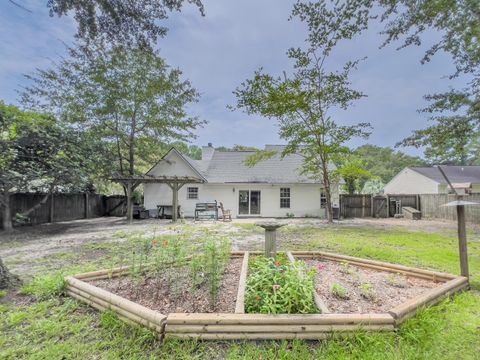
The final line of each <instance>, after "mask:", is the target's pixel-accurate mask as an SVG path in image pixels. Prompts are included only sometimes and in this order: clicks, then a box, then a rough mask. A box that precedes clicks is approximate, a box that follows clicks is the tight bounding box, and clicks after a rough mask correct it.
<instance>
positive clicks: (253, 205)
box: [250, 191, 260, 215]
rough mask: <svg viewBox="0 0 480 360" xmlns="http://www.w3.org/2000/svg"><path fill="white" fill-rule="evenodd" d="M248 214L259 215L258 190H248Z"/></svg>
mask: <svg viewBox="0 0 480 360" xmlns="http://www.w3.org/2000/svg"><path fill="white" fill-rule="evenodd" d="M250 215H260V191H250Z"/></svg>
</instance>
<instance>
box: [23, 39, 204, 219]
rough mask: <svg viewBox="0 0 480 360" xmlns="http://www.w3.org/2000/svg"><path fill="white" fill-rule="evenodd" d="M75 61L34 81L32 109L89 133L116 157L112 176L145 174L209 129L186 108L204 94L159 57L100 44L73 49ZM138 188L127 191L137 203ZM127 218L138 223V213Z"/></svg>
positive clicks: (28, 98)
mask: <svg viewBox="0 0 480 360" xmlns="http://www.w3.org/2000/svg"><path fill="white" fill-rule="evenodd" d="M69 53H70V57H69V58H68V59H65V60H62V61H61V62H59V63H58V64H54V66H53V67H52V68H51V69H50V70H38V71H37V73H36V74H35V75H34V76H29V78H30V79H31V80H32V85H31V86H30V87H28V88H27V89H26V90H25V92H24V93H23V100H24V102H25V104H28V105H29V106H31V107H33V108H35V109H42V110H45V111H50V112H53V113H55V114H57V116H58V117H59V118H60V119H61V120H62V121H65V122H67V123H72V124H75V125H76V126H78V127H80V128H82V129H84V130H85V131H88V132H89V133H90V134H92V135H93V136H96V137H97V139H98V140H99V141H101V142H102V143H103V144H104V146H105V149H106V151H107V152H108V153H109V154H110V156H111V157H113V158H115V162H112V164H111V167H110V168H109V169H108V172H109V175H110V176H112V175H113V174H115V173H117V174H121V175H127V176H133V175H137V174H142V173H144V172H145V170H147V169H148V168H149V166H150V165H151V164H152V163H154V162H155V161H156V160H158V158H159V156H160V154H161V151H158V150H159V149H160V150H161V149H162V148H165V144H168V143H171V142H175V141H186V140H188V139H189V138H191V137H193V133H192V130H194V129H196V128H197V127H198V126H201V125H203V123H204V122H203V121H200V120H199V119H198V118H196V117H190V116H188V115H187V113H186V111H185V107H186V106H187V105H188V104H190V103H192V102H195V101H197V99H198V93H197V91H196V90H195V89H194V88H193V87H192V86H191V84H190V82H189V81H186V80H182V79H181V75H182V73H181V71H180V70H179V69H171V68H170V67H169V66H168V65H167V64H166V63H165V61H164V60H163V59H162V58H161V57H160V56H159V54H158V53H157V52H156V51H153V50H149V49H145V48H139V47H134V48H125V47H116V48H113V49H109V50H104V49H103V48H102V47H101V46H98V47H95V48H92V46H89V47H84V46H79V47H77V48H74V49H72V48H70V49H69ZM133 190H134V188H131V187H130V186H127V187H126V189H125V192H126V195H127V203H128V205H131V201H130V200H131V194H132V191H133ZM127 208H128V209H129V211H128V217H129V219H131V216H132V213H131V210H132V207H131V206H127Z"/></svg>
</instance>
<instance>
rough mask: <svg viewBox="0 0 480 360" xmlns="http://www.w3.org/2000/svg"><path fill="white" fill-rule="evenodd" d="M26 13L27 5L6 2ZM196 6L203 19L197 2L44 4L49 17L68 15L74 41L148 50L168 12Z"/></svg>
mask: <svg viewBox="0 0 480 360" xmlns="http://www.w3.org/2000/svg"><path fill="white" fill-rule="evenodd" d="M9 1H10V3H12V4H13V5H16V6H18V7H20V8H22V9H24V10H26V11H30V10H29V9H28V5H24V4H23V3H22V2H21V1H19V0H18V1H17V0H15V1H14V0H9ZM186 2H188V3H191V4H194V5H195V6H197V7H198V8H199V10H200V13H201V14H202V15H204V8H203V4H202V2H201V1H200V0H168V1H166V0H135V1H125V0H108V1H106V0H82V1H78V0H48V1H47V7H48V9H49V10H50V16H52V17H53V16H58V17H62V16H69V15H72V16H73V18H74V20H75V21H76V23H77V33H76V38H77V39H79V40H83V41H84V42H85V43H89V42H91V41H93V40H95V41H98V40H100V39H101V40H103V42H104V43H105V44H112V43H115V44H120V43H121V44H129V45H132V44H137V45H143V46H145V45H146V46H151V45H153V44H154V43H155V41H156V40H157V39H158V38H159V37H162V36H164V35H165V34H166V32H167V28H166V27H165V26H162V25H160V24H159V23H158V21H160V20H165V19H167V18H168V15H169V13H170V12H172V11H180V10H181V8H182V6H183V5H184V3H186Z"/></svg>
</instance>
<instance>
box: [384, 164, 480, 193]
mask: <svg viewBox="0 0 480 360" xmlns="http://www.w3.org/2000/svg"><path fill="white" fill-rule="evenodd" d="M442 169H443V171H444V172H445V175H447V177H448V179H449V180H450V182H451V183H452V184H453V185H454V186H456V187H458V188H469V189H470V191H471V192H480V166H442ZM448 188H449V187H448V184H447V182H446V180H445V178H444V177H443V176H442V174H441V173H440V170H438V168H437V167H406V168H405V169H403V170H402V171H400V172H399V173H398V174H397V175H396V176H395V177H394V178H393V179H392V180H390V182H389V183H388V184H386V185H385V188H384V193H385V194H441V193H447V192H448Z"/></svg>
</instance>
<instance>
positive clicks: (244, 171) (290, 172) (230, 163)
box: [184, 145, 320, 184]
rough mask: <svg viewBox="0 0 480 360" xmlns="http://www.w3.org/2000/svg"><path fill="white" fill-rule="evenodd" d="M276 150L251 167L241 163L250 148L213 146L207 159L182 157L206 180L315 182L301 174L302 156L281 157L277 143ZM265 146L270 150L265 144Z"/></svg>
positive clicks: (249, 152)
mask: <svg viewBox="0 0 480 360" xmlns="http://www.w3.org/2000/svg"><path fill="white" fill-rule="evenodd" d="M275 149H276V150H278V151H279V153H278V154H277V155H275V156H274V157H272V158H271V159H268V160H264V161H260V162H259V163H258V164H257V165H255V166H253V167H248V166H246V165H244V163H243V162H244V161H245V159H247V157H249V156H250V155H253V154H254V153H255V152H254V151H218V150H215V151H214V153H213V156H212V158H211V159H210V160H193V159H191V158H189V157H188V156H184V157H185V159H186V160H187V161H188V162H189V163H190V165H192V166H193V167H195V168H196V169H197V171H199V172H200V173H201V174H202V175H203V176H204V177H205V179H206V180H207V181H208V182H210V183H269V184H272V183H275V184H291V183H303V184H318V183H320V181H319V180H315V179H311V178H309V177H307V176H305V175H301V174H300V172H301V166H302V162H303V158H302V157H301V156H300V155H297V154H292V155H288V156H285V157H284V158H282V157H281V155H280V152H281V151H282V150H283V149H282V146H281V145H276V146H275ZM269 150H272V148H271V147H269Z"/></svg>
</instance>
